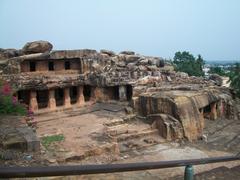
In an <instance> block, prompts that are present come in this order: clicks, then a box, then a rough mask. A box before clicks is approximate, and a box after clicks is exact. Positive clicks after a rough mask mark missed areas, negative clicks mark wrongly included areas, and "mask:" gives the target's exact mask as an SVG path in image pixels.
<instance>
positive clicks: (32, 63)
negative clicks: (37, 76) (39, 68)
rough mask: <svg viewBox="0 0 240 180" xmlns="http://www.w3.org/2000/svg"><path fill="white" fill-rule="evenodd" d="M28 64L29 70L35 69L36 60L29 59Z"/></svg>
mask: <svg viewBox="0 0 240 180" xmlns="http://www.w3.org/2000/svg"><path fill="white" fill-rule="evenodd" d="M29 66H30V71H31V72H33V71H36V62H34V61H30V62H29Z"/></svg>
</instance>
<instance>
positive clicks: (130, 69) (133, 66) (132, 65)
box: [127, 63, 137, 71]
mask: <svg viewBox="0 0 240 180" xmlns="http://www.w3.org/2000/svg"><path fill="white" fill-rule="evenodd" d="M127 68H128V69H129V71H135V70H136V69H137V67H136V64H135V63H128V64H127Z"/></svg>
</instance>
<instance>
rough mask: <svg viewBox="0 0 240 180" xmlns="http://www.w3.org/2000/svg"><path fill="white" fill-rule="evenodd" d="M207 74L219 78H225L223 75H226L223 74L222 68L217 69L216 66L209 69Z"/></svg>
mask: <svg viewBox="0 0 240 180" xmlns="http://www.w3.org/2000/svg"><path fill="white" fill-rule="evenodd" d="M209 73H210V74H218V75H220V76H225V75H226V73H225V71H224V70H223V68H221V67H218V66H216V67H210V70H209Z"/></svg>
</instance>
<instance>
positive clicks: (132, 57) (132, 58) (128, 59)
mask: <svg viewBox="0 0 240 180" xmlns="http://www.w3.org/2000/svg"><path fill="white" fill-rule="evenodd" d="M139 59H140V56H137V55H126V62H127V63H133V62H137V61H138V60H139Z"/></svg>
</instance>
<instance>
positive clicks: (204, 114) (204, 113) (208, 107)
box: [203, 104, 211, 118]
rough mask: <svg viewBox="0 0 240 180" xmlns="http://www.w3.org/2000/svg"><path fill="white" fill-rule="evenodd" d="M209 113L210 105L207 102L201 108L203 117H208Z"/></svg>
mask: <svg viewBox="0 0 240 180" xmlns="http://www.w3.org/2000/svg"><path fill="white" fill-rule="evenodd" d="M210 114H211V105H210V104H209V105H207V106H205V107H204V108H203V117H204V118H210Z"/></svg>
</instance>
